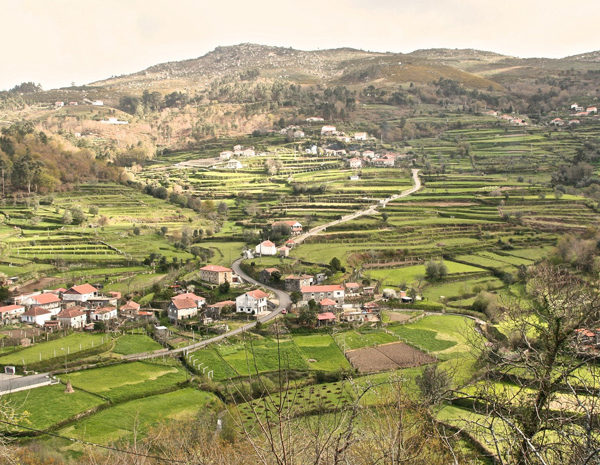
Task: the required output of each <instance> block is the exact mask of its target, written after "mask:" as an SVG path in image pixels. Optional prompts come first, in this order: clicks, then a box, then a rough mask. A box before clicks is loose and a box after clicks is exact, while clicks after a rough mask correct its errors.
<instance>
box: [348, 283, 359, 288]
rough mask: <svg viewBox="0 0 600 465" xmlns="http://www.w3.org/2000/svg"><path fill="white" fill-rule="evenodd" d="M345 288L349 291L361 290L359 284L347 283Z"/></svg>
mask: <svg viewBox="0 0 600 465" xmlns="http://www.w3.org/2000/svg"><path fill="white" fill-rule="evenodd" d="M345 286H346V287H347V288H348V289H358V288H360V284H358V283H346V284H345Z"/></svg>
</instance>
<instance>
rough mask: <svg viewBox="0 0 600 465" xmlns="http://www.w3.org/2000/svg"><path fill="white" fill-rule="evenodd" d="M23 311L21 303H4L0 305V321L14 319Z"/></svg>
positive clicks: (7, 321) (6, 321) (5, 321)
mask: <svg viewBox="0 0 600 465" xmlns="http://www.w3.org/2000/svg"><path fill="white" fill-rule="evenodd" d="M23 313H25V307H24V306H23V305H6V306H4V307H0V321H2V323H9V322H12V321H13V320H15V319H18V318H19V317H20V316H21V315H22V314H23Z"/></svg>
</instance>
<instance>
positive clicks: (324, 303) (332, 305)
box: [319, 298, 338, 312]
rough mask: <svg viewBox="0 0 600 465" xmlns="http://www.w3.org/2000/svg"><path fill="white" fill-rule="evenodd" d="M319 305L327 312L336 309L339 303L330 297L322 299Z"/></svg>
mask: <svg viewBox="0 0 600 465" xmlns="http://www.w3.org/2000/svg"><path fill="white" fill-rule="evenodd" d="M319 305H320V306H321V310H323V311H327V312H331V311H334V310H335V309H336V308H337V307H338V304H337V302H336V301H335V300H332V299H328V298H325V299H323V300H321V302H319Z"/></svg>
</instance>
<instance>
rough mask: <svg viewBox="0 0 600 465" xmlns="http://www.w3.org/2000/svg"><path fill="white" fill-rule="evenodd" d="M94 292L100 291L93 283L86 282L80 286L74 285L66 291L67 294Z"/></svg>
mask: <svg viewBox="0 0 600 465" xmlns="http://www.w3.org/2000/svg"><path fill="white" fill-rule="evenodd" d="M94 292H98V289H96V288H95V287H94V286H92V285H91V284H88V283H85V284H80V285H79V286H73V287H72V288H71V289H69V290H68V291H66V292H65V294H93V293H94Z"/></svg>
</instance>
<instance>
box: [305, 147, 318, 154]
mask: <svg viewBox="0 0 600 465" xmlns="http://www.w3.org/2000/svg"><path fill="white" fill-rule="evenodd" d="M304 152H305V153H307V154H309V155H318V153H319V148H318V147H317V146H316V145H311V146H310V147H309V148H307V149H306V150H305V151H304Z"/></svg>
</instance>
